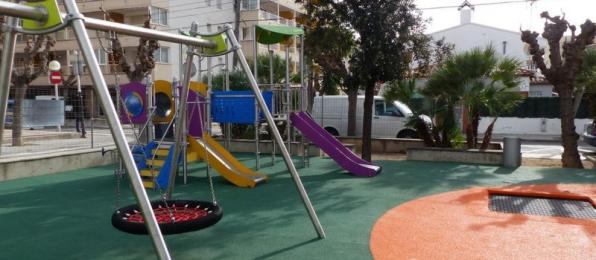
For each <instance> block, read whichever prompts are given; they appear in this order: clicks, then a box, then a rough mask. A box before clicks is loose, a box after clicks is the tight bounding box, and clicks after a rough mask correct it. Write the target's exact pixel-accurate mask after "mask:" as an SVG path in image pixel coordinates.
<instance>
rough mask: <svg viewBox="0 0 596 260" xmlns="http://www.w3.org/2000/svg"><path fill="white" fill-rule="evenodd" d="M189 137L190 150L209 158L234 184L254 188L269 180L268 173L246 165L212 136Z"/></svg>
mask: <svg viewBox="0 0 596 260" xmlns="http://www.w3.org/2000/svg"><path fill="white" fill-rule="evenodd" d="M187 139H188V143H189V146H188V149H189V152H191V153H196V154H197V155H198V157H199V158H201V159H203V160H205V158H207V160H209V164H210V165H211V167H213V168H214V169H215V170H216V171H217V172H219V174H220V175H221V176H223V177H224V178H226V180H228V181H229V182H231V183H233V184H234V185H236V186H239V187H249V188H254V187H255V186H256V185H257V184H258V183H261V182H265V181H267V176H266V175H263V174H261V173H258V172H255V171H253V170H251V169H249V168H248V167H246V166H245V165H244V164H242V163H241V162H240V161H238V159H236V158H235V157H234V156H233V155H232V154H231V153H230V152H228V151H227V150H226V149H225V148H223V147H222V146H221V145H220V144H219V143H218V142H217V141H215V140H214V139H213V138H211V137H210V136H208V135H203V140H201V139H195V138H194V137H192V136H188V137H187Z"/></svg>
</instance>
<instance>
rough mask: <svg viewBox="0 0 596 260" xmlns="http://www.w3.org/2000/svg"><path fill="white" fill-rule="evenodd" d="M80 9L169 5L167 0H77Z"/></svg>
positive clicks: (123, 8)
mask: <svg viewBox="0 0 596 260" xmlns="http://www.w3.org/2000/svg"><path fill="white" fill-rule="evenodd" d="M62 2H63V1H60V0H59V1H58V4H60V5H62V4H63V3H62ZM76 2H77V6H78V7H79V10H80V11H81V12H83V13H86V12H97V11H98V10H99V8H100V7H101V6H102V5H103V8H104V9H105V10H110V11H117V10H134V9H138V10H141V9H143V10H147V7H148V6H151V5H154V6H159V7H164V5H165V7H167V5H168V2H167V1H165V2H164V1H155V3H153V2H154V1H152V0H119V1H102V0H76Z"/></svg>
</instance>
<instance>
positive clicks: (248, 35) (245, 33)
mask: <svg viewBox="0 0 596 260" xmlns="http://www.w3.org/2000/svg"><path fill="white" fill-rule="evenodd" d="M242 39H243V40H252V27H242Z"/></svg>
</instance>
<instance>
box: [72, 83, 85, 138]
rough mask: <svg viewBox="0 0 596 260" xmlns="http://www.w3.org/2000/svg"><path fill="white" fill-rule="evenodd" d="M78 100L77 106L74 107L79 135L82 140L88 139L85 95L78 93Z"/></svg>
mask: <svg viewBox="0 0 596 260" xmlns="http://www.w3.org/2000/svg"><path fill="white" fill-rule="evenodd" d="M76 100H77V101H76V105H75V106H74V112H75V125H76V129H77V133H81V138H87V137H86V136H85V135H86V134H87V131H85V116H84V115H85V109H84V107H83V93H81V92H77V96H76Z"/></svg>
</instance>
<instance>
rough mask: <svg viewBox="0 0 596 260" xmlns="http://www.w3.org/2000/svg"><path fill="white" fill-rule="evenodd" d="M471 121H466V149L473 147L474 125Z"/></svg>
mask: <svg viewBox="0 0 596 260" xmlns="http://www.w3.org/2000/svg"><path fill="white" fill-rule="evenodd" d="M468 112H469V110H468ZM468 118H470V117H468ZM471 121H473V120H468V122H466V146H467V147H468V149H472V148H474V129H473V128H474V126H473V124H472V122H471Z"/></svg>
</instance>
